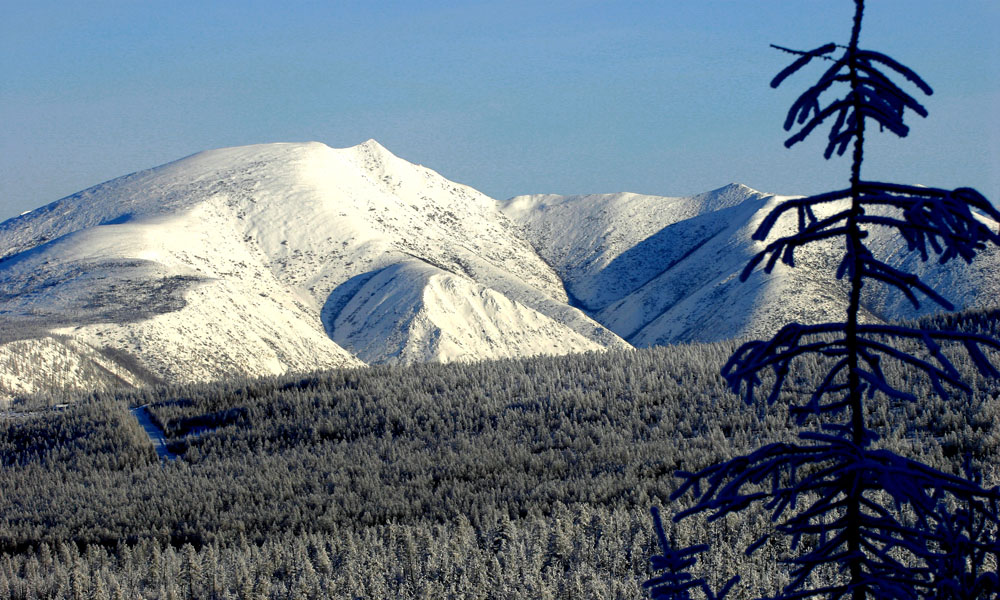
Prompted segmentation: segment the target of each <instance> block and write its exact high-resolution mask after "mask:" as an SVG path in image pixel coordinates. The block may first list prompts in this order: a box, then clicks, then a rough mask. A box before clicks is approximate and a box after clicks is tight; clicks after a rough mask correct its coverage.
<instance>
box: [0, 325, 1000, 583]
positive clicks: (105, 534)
mask: <svg viewBox="0 0 1000 600" xmlns="http://www.w3.org/2000/svg"><path fill="white" fill-rule="evenodd" d="M998 316H1000V315H998V314H997V313H996V312H988V313H982V312H978V313H965V314H960V315H950V316H944V317H937V318H935V319H932V320H928V321H924V322H923V324H924V325H926V326H933V327H934V328H937V329H941V328H954V329H956V330H961V331H969V332H981V333H986V334H989V335H993V336H996V335H997V333H998V331H997V317H998ZM919 325H921V323H918V324H917V326H919ZM734 347H735V344H734V343H721V344H709V345H692V346H676V347H667V348H655V349H647V350H637V351H630V352H621V353H610V354H584V355H576V356H567V357H560V358H536V359H530V360H516V361H515V360H509V361H496V362H481V363H473V364H452V365H420V366H413V367H406V368H401V367H396V368H388V367H373V368H368V369H361V370H344V371H334V372H325V373H315V374H309V375H301V376H296V377H283V378H275V379H266V380H254V381H229V382H225V383H217V384H211V385H201V386H188V387H159V388H148V389H142V390H128V391H120V392H117V393H100V394H94V395H91V396H88V397H84V398H75V399H72V401H71V402H68V403H65V404H64V403H63V402H62V401H63V400H66V399H58V401H59V402H60V403H59V404H58V405H56V406H53V405H52V403H53V402H56V401H57V400H54V399H52V398H47V399H42V398H25V399H22V400H21V401H19V402H17V403H16V404H15V405H14V407H13V409H12V410H10V411H6V412H4V413H3V414H2V417H0V419H2V420H0V428H2V430H3V433H2V435H0V460H2V463H3V467H2V470H0V479H2V481H0V551H2V556H0V597H3V598H8V597H9V598H15V599H28V598H73V599H76V598H136V597H142V598H189V597H190V598H275V599H277V598H282V599H283V598H356V597H360V598H376V597H401V598H640V597H642V596H643V594H644V593H645V592H644V591H643V589H642V582H643V581H644V580H646V579H648V578H649V577H650V574H651V573H650V569H649V557H650V556H651V555H652V554H654V552H655V551H656V541H655V540H654V532H653V531H652V530H651V528H650V526H649V525H650V521H649V513H648V510H649V507H650V506H660V507H663V508H664V509H665V510H666V509H669V510H670V511H671V512H678V511H681V510H683V509H684V508H686V504H685V503H692V502H693V500H691V499H686V498H684V497H682V498H681V499H680V500H678V501H676V502H670V500H669V497H670V495H671V493H672V492H673V491H675V490H676V487H677V485H678V481H677V480H676V479H675V477H674V475H673V474H674V472H675V471H678V470H683V471H689V472H690V471H695V470H697V469H700V468H704V467H706V466H708V465H711V464H714V463H717V462H719V461H720V460H725V459H727V458H730V457H732V456H737V455H739V454H740V453H745V452H747V451H748V450H750V449H752V448H754V447H757V446H759V445H760V443H761V440H769V441H773V440H790V439H793V438H794V437H795V436H796V435H797V431H798V430H797V426H796V424H795V421H794V420H792V419H789V417H788V414H787V410H786V409H783V408H781V407H780V403H778V404H776V405H775V406H774V408H773V409H772V408H761V407H760V406H748V405H746V404H744V403H743V401H742V400H741V399H740V398H739V397H737V396H736V395H733V394H732V393H730V392H729V391H728V390H727V389H726V384H725V382H724V380H723V379H722V377H721V376H720V369H721V367H722V365H723V364H724V363H725V361H726V359H727V358H728V357H729V355H730V354H731V353H732V351H733V349H734ZM918 351H919V348H914V352H918ZM954 362H955V364H956V366H958V367H959V368H960V369H961V370H962V371H963V374H964V376H965V377H966V378H967V380H968V381H969V382H971V384H972V387H973V393H972V394H971V395H966V396H956V397H954V398H952V399H949V400H944V399H941V398H939V397H935V396H930V395H927V394H925V393H923V392H920V388H919V385H920V382H919V381H910V378H909V376H908V374H907V373H906V372H903V371H897V372H893V371H887V373H886V376H887V378H888V379H889V381H890V383H891V384H892V385H893V386H896V387H898V388H900V389H910V390H912V391H914V393H918V394H921V401H920V402H905V403H904V402H894V401H892V400H882V401H876V402H873V403H870V405H869V406H868V407H867V410H868V411H869V414H868V418H869V422H870V423H871V427H872V428H873V429H874V430H877V431H878V432H879V433H880V434H881V436H882V437H881V439H880V441H879V442H878V443H879V444H880V445H882V446H884V447H886V448H888V449H891V450H893V451H894V452H897V453H899V454H901V455H903V456H909V457H913V458H917V459H919V460H921V461H922V462H925V463H927V464H929V465H931V466H933V467H935V468H939V469H942V470H944V471H946V472H952V473H961V472H962V471H963V465H971V466H972V467H973V468H975V469H976V470H978V471H979V472H982V473H983V474H984V481H983V484H984V485H985V486H992V485H996V484H997V483H998V482H1000V469H998V464H1000V461H998V458H997V452H998V448H1000V425H998V423H1000V418H998V417H1000V387H998V384H997V382H996V381H995V380H987V379H983V378H980V377H979V375H978V374H977V370H976V369H975V367H974V365H972V364H971V362H969V361H968V360H967V359H964V358H963V356H962V355H961V354H959V353H956V355H955V357H954ZM821 376H822V373H821V371H820V370H818V369H817V370H816V371H815V372H810V370H809V368H808V366H807V367H806V368H804V369H802V371H801V372H800V373H796V377H797V379H796V380H795V381H793V382H786V385H785V391H784V392H783V393H784V394H792V395H794V394H796V393H799V392H798V391H797V390H799V389H801V390H802V393H807V391H808V390H811V389H813V388H814V387H815V382H814V381H811V379H810V378H815V377H821ZM139 406H146V407H147V409H148V411H149V414H150V415H151V416H152V419H153V420H154V421H155V422H156V423H157V424H158V425H159V426H160V427H161V428H162V429H163V431H164V432H165V435H166V438H167V441H168V444H169V450H170V452H172V453H173V454H174V455H175V456H176V457H175V458H169V457H168V458H165V459H162V460H161V459H160V458H159V457H158V456H157V454H156V452H155V451H154V449H153V446H152V444H151V443H150V439H149V437H148V436H147V434H146V432H145V431H144V430H143V428H142V426H141V425H140V424H139V422H138V421H137V420H136V419H135V418H134V416H133V414H132V413H131V412H130V409H132V408H135V407H139ZM768 517H769V515H768V514H767V513H766V511H764V510H763V509H757V508H754V509H752V510H746V511H743V512H741V513H740V514H738V515H730V516H728V517H726V518H723V519H719V520H718V521H715V522H713V523H711V524H706V523H705V522H704V520H701V521H699V520H698V519H686V520H684V521H682V522H680V523H679V524H671V523H667V524H666V528H667V531H666V532H665V533H666V535H668V536H669V538H670V540H671V542H672V543H674V544H676V545H677V546H685V545H688V544H692V543H695V542H698V541H700V540H705V539H712V540H717V541H724V543H716V544H714V545H713V552H712V554H711V556H706V557H704V558H703V559H702V561H701V563H700V564H699V566H700V567H701V568H702V571H701V574H702V575H704V576H705V577H706V578H707V579H708V580H710V581H711V582H713V583H714V584H718V583H719V582H724V581H725V580H726V579H727V578H728V577H729V576H730V575H731V574H732V573H733V572H734V570H735V571H736V572H738V573H739V574H741V575H742V581H741V584H740V586H739V588H738V589H735V590H734V591H733V594H732V595H731V596H730V597H738V598H749V597H755V596H758V595H760V594H761V593H763V590H764V589H767V588H772V587H774V586H773V584H774V583H776V582H777V583H780V582H781V581H783V580H784V579H786V578H787V574H786V573H784V572H782V571H781V570H780V569H778V568H776V567H775V566H774V565H775V563H776V560H775V559H780V558H781V557H783V556H785V555H786V554H787V552H788V548H786V547H782V546H781V544H782V543H783V542H781V540H780V539H777V540H772V541H770V542H768V544H767V545H766V546H765V547H763V548H761V549H760V550H758V551H757V552H756V553H754V554H753V555H752V556H750V557H747V556H745V555H744V554H743V553H742V552H741V551H740V550H739V549H740V548H745V547H746V546H748V545H749V544H752V543H753V541H754V540H756V539H757V538H758V537H759V534H760V532H761V531H762V530H763V528H764V527H766V525H767V519H768Z"/></svg>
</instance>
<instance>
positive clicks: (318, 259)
mask: <svg viewBox="0 0 1000 600" xmlns="http://www.w3.org/2000/svg"><path fill="white" fill-rule="evenodd" d="M784 198H787V197H785V196H774V195H770V194H765V193H762V192H758V191H756V190H753V189H751V188H749V187H747V186H745V185H742V184H736V183H731V184H728V185H726V186H723V187H721V188H718V189H715V190H712V191H709V192H705V193H703V194H698V195H695V196H688V197H666V196H651V195H643V194H633V193H617V194H590V195H583V196H558V195H553V194H536V195H527V196H515V197H513V198H510V199H508V200H505V201H497V200H494V199H493V198H490V197H488V196H486V195H484V194H482V193H480V192H478V191H476V190H475V189H473V188H471V187H469V186H466V185H462V184H458V183H455V182H452V181H450V180H448V179H446V178H444V177H442V176H441V175H440V174H438V173H436V172H435V171H432V170H430V169H427V168H426V167H422V166H419V165H415V164H412V163H410V162H408V161H406V160H404V159H401V158H399V157H397V156H395V155H394V154H392V153H391V152H390V151H389V150H387V149H385V148H384V147H383V146H381V145H380V144H379V143H378V142H376V141H374V140H368V141H367V142H364V143H362V144H359V145H358V146H354V147H351V148H343V149H335V148H330V147H328V146H326V145H325V144H321V143H319V142H307V143H280V144H258V145H252V146H240V147H234V148H223V149H218V150H208V151H204V152H199V153H196V154H192V155H190V156H188V157H185V158H182V159H179V160H177V161H173V162H170V163H167V164H165V165H162V166H159V167H154V168H153V169H148V170H145V171H140V172H137V173H133V174H130V175H126V176H124V177H121V178H118V179H114V180H111V181H108V182H104V183H102V184H99V185H97V186H94V187H92V188H88V189H86V190H83V191H81V192H78V193H77V194H73V195H71V196H67V197H66V198H63V199H60V200H57V201H56V202H53V203H51V204H49V205H46V206H43V207H41V208H39V209H36V210H34V211H30V212H28V213H25V214H23V215H21V216H18V217H15V218H13V219H10V220H8V221H5V222H3V223H0V331H2V332H3V333H0V395H2V394H6V395H7V396H12V395H16V394H18V393H30V392H32V391H38V390H42V389H46V386H48V387H52V386H51V384H50V383H49V384H47V383H45V381H49V380H52V379H53V378H55V379H58V378H59V373H60V367H59V365H61V364H62V365H69V366H66V367H65V369H63V371H66V372H69V373H75V374H74V375H67V376H66V379H67V381H66V387H68V388H72V389H77V388H79V389H88V387H90V388H92V387H94V386H95V385H111V384H110V383H108V382H112V381H120V382H124V384H127V385H135V384H141V383H143V382H146V383H148V382H154V381H158V380H170V381H202V380H205V379H213V378H219V377H231V376H255V375H273V374H282V373H287V372H290V371H295V372H298V371H310V370H315V369H326V368H336V367H353V366H362V365H364V364H381V363H389V364H394V363H402V364H406V363H412V362H426V361H438V362H449V361H453V360H479V359H484V358H506V357H519V356H531V355H536V354H565V353H571V352H573V353H575V352H587V351H600V350H603V349H607V348H628V347H631V346H652V345H663V344H669V343H676V342H685V341H716V340H719V339H727V338H732V337H741V336H748V335H763V334H767V333H768V332H769V331H773V328H774V327H775V326H776V325H777V324H780V323H783V322H785V321H788V320H801V321H806V322H815V321H818V320H828V319H830V318H835V317H837V316H838V315H837V313H838V312H839V311H840V310H841V307H840V303H841V301H840V300H839V298H842V297H843V294H842V293H841V291H842V290H840V288H839V287H838V286H839V285H840V284H839V282H837V281H836V280H833V281H830V273H831V272H832V271H831V261H832V260H833V257H834V256H835V255H836V249H835V248H830V247H817V248H813V249H809V250H804V251H803V252H802V253H801V254H800V256H799V257H797V258H798V262H799V263H800V265H801V267H800V268H798V269H787V268H785V267H784V266H783V265H779V267H778V268H777V269H776V270H775V272H774V273H772V274H770V275H765V274H763V273H761V272H759V271H758V272H755V273H754V274H753V275H751V277H750V279H749V280H748V282H746V283H739V281H738V278H737V275H738V273H739V272H740V271H741V270H742V268H743V265H744V264H745V263H746V260H747V259H749V257H750V256H752V255H753V254H754V253H755V252H757V251H759V250H760V249H761V248H762V247H763V246H762V245H761V243H760V242H756V241H754V240H752V238H751V234H752V232H753V230H754V229H755V228H756V224H757V223H759V222H760V219H761V218H762V215H763V214H764V213H765V212H766V211H767V210H769V208H770V207H772V206H774V205H775V203H777V202H780V201H781V200H782V199H784ZM788 226H789V225H788V223H786V222H783V223H780V224H779V227H778V231H781V230H782V228H785V229H786V230H787V227H788ZM872 241H873V247H875V249H876V250H877V251H879V252H881V253H882V254H884V255H885V256H889V257H892V260H894V261H896V262H898V263H899V264H903V265H906V267H907V268H909V269H913V270H916V271H917V272H919V273H921V274H922V275H924V276H927V277H928V278H929V279H931V280H932V281H934V282H936V283H938V284H939V285H943V286H945V287H947V288H948V290H950V291H953V292H955V294H956V295H957V296H958V298H956V299H957V300H958V301H957V302H956V305H957V306H959V307H960V308H967V307H984V306H985V305H986V304H988V303H989V302H993V300H991V298H997V297H1000V283H997V282H998V281H1000V277H998V276H997V274H998V272H1000V256H997V253H995V252H993V253H989V252H987V253H986V254H985V258H984V259H983V260H980V261H979V262H977V264H975V265H973V266H972V267H959V268H957V269H956V268H951V267H949V268H947V269H943V268H940V267H939V266H936V265H933V264H930V265H928V264H924V263H914V262H913V260H912V256H909V255H907V254H906V252H905V248H901V247H900V246H899V244H898V241H894V240H893V239H891V238H890V237H887V236H884V235H882V236H881V237H880V236H879V235H873V238H872ZM991 294H992V296H991ZM946 295H948V294H947V293H946ZM866 307H867V308H868V310H867V312H866V313H865V318H866V319H869V320H880V319H886V318H897V317H907V318H908V317H912V316H919V315H920V314H923V313H922V312H921V311H913V310H909V309H907V307H905V306H904V305H903V304H901V303H900V301H899V298H894V297H892V296H891V295H880V294H879V293H874V294H871V295H869V296H868V297H866ZM32 340H34V341H32ZM15 341H17V342H18V344H19V345H17V346H16V347H14V346H10V344H12V343H14V342H15ZM26 352H27V353H29V354H31V355H32V356H35V357H36V359H35V360H36V362H37V363H38V365H37V371H38V374H37V376H33V375H31V373H30V371H31V370H32V368H31V367H30V366H25V365H24V364H23V363H24V361H23V360H16V357H17V356H18V355H24V354H25V353H26ZM109 361H110V362H109ZM15 363H16V364H17V366H16V367H15V366H12V365H15ZM112 363H113V365H112ZM15 371H16V372H17V375H16V376H15V375H14V374H13V373H14V372H15ZM102 373H104V374H108V373H115V375H114V376H113V377H112V376H111V375H106V376H105V375H102ZM4 382H7V383H4ZM12 382H13V383H12ZM60 385H61V384H60ZM57 387H58V386H57Z"/></svg>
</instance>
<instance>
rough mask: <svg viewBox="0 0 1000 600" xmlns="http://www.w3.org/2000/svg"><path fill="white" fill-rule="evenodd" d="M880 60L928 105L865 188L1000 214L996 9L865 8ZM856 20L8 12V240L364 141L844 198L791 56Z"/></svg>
mask: <svg viewBox="0 0 1000 600" xmlns="http://www.w3.org/2000/svg"><path fill="white" fill-rule="evenodd" d="M868 4H869V6H868V8H867V10H866V13H865V21H864V28H863V30H862V35H861V41H862V45H863V46H865V47H868V48H871V49H875V50H879V51H882V52H884V53H886V54H889V55H891V56H892V57H894V58H896V59H897V60H899V61H901V62H903V63H904V64H906V65H908V66H910V67H912V68H913V69H914V70H915V71H917V72H918V73H919V74H920V75H921V76H922V77H923V78H924V79H925V80H926V81H927V82H928V83H929V84H930V85H931V86H932V87H933V88H934V95H933V96H930V97H926V98H925V99H923V100H922V101H923V103H924V105H925V106H926V107H927V108H928V110H929V112H930V116H929V117H928V118H927V119H921V118H919V117H917V116H916V115H913V114H911V115H910V117H909V125H910V127H911V134H910V135H909V136H908V137H907V138H906V139H904V140H898V139H895V138H892V137H891V136H890V134H888V133H886V134H883V135H881V136H877V137H876V138H874V139H872V138H870V142H869V144H868V145H867V147H866V160H865V166H864V172H863V173H862V175H863V176H864V177H865V178H868V179H881V180H887V181H896V182H901V183H921V184H925V185H933V186H939V187H959V186H971V187H975V188H977V189H979V190H980V191H981V192H983V193H984V194H986V195H987V197H989V198H990V199H991V200H992V201H993V202H994V203H995V204H997V203H1000V59H998V58H997V57H1000V36H997V34H996V32H997V31H998V30H1000V2H996V1H995V0H957V1H954V2H945V1H944V0H869V2H868ZM852 11H853V4H852V3H851V2H848V1H847V0H838V1H833V0H654V1H648V2H647V1H641V0H637V1H630V2H626V1H617V0H572V1H562V0H557V1H546V0H530V1H525V2H522V1H520V0H505V1H503V2H500V1H491V2H476V1H466V2H459V1H453V2H448V1H430V0H428V1H424V2H416V1H409V2H407V1H400V2H393V1H382V0H380V1H372V0H363V1H354V0H322V1H297V0H287V1H283V2H258V1H253V0H243V1H240V2H235V1H226V0H215V1H209V2H206V1H205V0H196V1H188V0H173V1H171V2H139V1H135V0H121V1H106V0H86V1H76V0H62V1H59V2H50V1H47V0H32V1H31V2H23V1H19V0H0V123H2V125H0V220H3V219H6V218H9V217H13V216H15V215H17V214H19V213H20V212H22V211H25V210H29V209H32V208H35V207H38V206H41V205H44V204H47V203H49V202H52V201H54V200H57V199H59V198H61V197H63V196H66V195H69V194H72V193H74V192H77V191H80V190H82V189H85V188H87V187H90V186H92V185H95V184H98V183H101V182H103V181H106V180H109V179H113V178H115V177H119V176H122V175H126V174H128V173H131V172H134V171H138V170H141V169H146V168H150V167H154V166H157V165H160V164H163V163H166V162H170V161H173V160H176V159H179V158H182V157H184V156H187V155H190V154H193V153H195V152H199V151H202V150H208V149H212V148H221V147H227V146H237V145H244V144H256V143H266V142H290V141H320V142H323V143H326V144H328V145H330V146H332V147H337V148H342V147H348V146H353V145H356V144H359V143H361V142H363V141H365V140H367V139H369V138H374V139H376V140H378V141H379V142H380V143H382V145H384V146H386V147H387V148H388V149H389V150H390V151H392V152H393V153H394V154H396V155H398V156H401V157H402V158H405V159H407V160H409V161H411V162H414V163H419V164H423V165H425V166H427V167H430V168H432V169H434V170H436V171H438V172H439V173H441V174H442V175H444V176H445V177H448V178H449V179H452V180H455V181H458V182H460V183H464V184H467V185H470V186H472V187H474V188H476V189H479V190H480V191H483V192H485V193H486V194H488V195H490V196H493V197H494V198H497V199H505V198H508V197H511V196H514V195H517V194H529V193H555V194H582V193H604V192H620V191H629V192H638V193H646V194H657V195H667V196H671V195H672V196H680V195H690V194H695V193H700V192H704V191H708V190H711V189H715V188H718V187H721V186H723V185H726V184H727V183H730V182H739V183H744V184H746V185H749V186H751V187H753V188H755V189H758V190H760V191H764V192H769V193H779V194H808V193H814V192H820V191H824V190H830V189H838V188H841V187H844V186H845V185H846V181H847V178H848V175H849V165H848V162H847V158H846V157H844V158H841V159H836V158H835V159H832V160H830V161H825V160H824V159H823V157H822V148H823V144H822V140H821V138H823V137H824V136H823V135H815V136H814V137H816V139H815V140H812V141H810V142H806V143H804V144H799V145H797V146H795V147H794V148H792V149H786V148H785V147H784V146H783V141H784V139H785V137H786V135H787V134H785V132H784V131H783V130H782V123H783V120H784V115H785V112H786V111H787V108H788V106H789V104H790V103H791V101H792V100H793V99H794V98H795V96H796V95H797V94H798V93H800V92H801V91H802V90H804V89H805V86H807V85H808V84H809V83H810V82H811V80H813V79H814V78H815V77H818V75H819V72H818V70H816V69H820V68H821V67H819V66H817V67H816V69H814V70H810V71H808V72H804V73H801V74H799V75H797V76H795V77H793V78H791V79H790V80H788V81H787V82H786V83H785V84H783V85H782V86H781V87H780V88H779V89H777V90H773V89H771V88H770V86H769V82H770V80H771V78H772V77H773V76H774V75H775V74H776V73H777V72H778V71H779V70H780V69H781V68H782V67H784V65H785V64H787V62H788V59H789V56H788V55H787V54H783V53H781V52H779V51H777V50H774V49H772V48H770V47H769V44H771V43H775V44H780V45H784V46H788V47H793V48H800V49H808V48H813V47H817V46H820V45H822V44H824V43H826V42H830V41H834V42H840V43H846V42H847V40H848V38H849V34H850V25H851V15H852Z"/></svg>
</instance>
